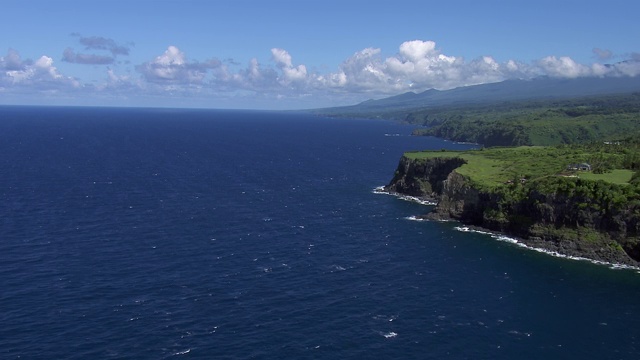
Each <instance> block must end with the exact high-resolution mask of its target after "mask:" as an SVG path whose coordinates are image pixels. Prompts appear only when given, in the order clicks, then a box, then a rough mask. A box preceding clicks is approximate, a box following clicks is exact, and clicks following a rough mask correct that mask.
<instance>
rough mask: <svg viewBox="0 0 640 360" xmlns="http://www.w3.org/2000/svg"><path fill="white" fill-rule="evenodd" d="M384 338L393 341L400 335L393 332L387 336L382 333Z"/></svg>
mask: <svg viewBox="0 0 640 360" xmlns="http://www.w3.org/2000/svg"><path fill="white" fill-rule="evenodd" d="M382 336H384V337H385V338H387V339H392V338H394V337H396V336H398V333H395V332H393V331H391V332H388V333H386V334H385V333H382Z"/></svg>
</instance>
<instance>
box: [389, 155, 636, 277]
mask: <svg viewBox="0 0 640 360" xmlns="http://www.w3.org/2000/svg"><path fill="white" fill-rule="evenodd" d="M464 163H465V161H464V160H463V159H461V158H429V159H409V158H407V157H403V158H402V159H401V160H400V164H399V165H398V168H397V170H396V172H395V175H394V177H393V179H392V181H391V182H390V183H389V185H387V186H386V188H385V189H386V190H387V191H389V192H395V193H399V194H404V195H410V196H415V197H420V198H424V199H427V200H431V201H435V202H437V205H436V206H435V207H434V208H433V210H432V211H431V212H430V213H429V214H426V215H425V217H427V218H430V219H438V220H448V219H451V220H457V221H460V222H462V223H464V224H466V225H471V226H477V227H480V228H483V229H488V230H491V231H496V232H501V233H504V234H507V235H510V236H514V237H517V238H518V239H519V240H520V241H522V242H523V243H525V244H527V245H529V246H532V247H536V248H542V249H546V250H549V251H555V252H558V253H560V254H564V255H567V256H576V257H585V258H589V259H593V260H598V261H606V262H609V263H618V264H624V265H631V266H638V265H639V262H638V261H640V205H638V204H635V205H634V204H626V203H625V204H620V203H617V204H614V203H613V202H614V201H615V199H610V198H607V196H606V191H604V192H602V186H604V185H602V184H600V185H598V186H600V188H598V187H597V186H596V187H595V190H593V191H592V192H589V191H586V190H584V189H593V188H594V187H593V186H592V187H589V186H584V185H585V184H582V183H581V180H576V179H562V178H557V179H554V178H552V179H545V180H541V181H540V182H536V181H532V182H529V183H527V184H526V185H521V184H517V185H514V186H511V187H508V186H507V185H505V186H498V187H497V188H492V189H482V188H481V187H479V186H475V185H474V184H473V182H472V181H470V180H469V179H467V178H466V177H465V176H463V175H461V174H459V173H458V172H457V171H456V169H457V168H459V167H460V166H462V165H463V164H464ZM592 184H593V183H592ZM592 184H591V185H592ZM607 186H608V185H607ZM612 186H613V185H612ZM549 189H553V190H552V191H550V190H549ZM576 189H578V190H576ZM580 189H582V190H580ZM605 190H606V189H605ZM514 194H515V195H514ZM603 194H604V195H603Z"/></svg>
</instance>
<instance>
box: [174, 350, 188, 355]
mask: <svg viewBox="0 0 640 360" xmlns="http://www.w3.org/2000/svg"><path fill="white" fill-rule="evenodd" d="M190 352H191V349H187V350H183V351H178V352H177V353H175V354H173V355H184V354H188V353H190Z"/></svg>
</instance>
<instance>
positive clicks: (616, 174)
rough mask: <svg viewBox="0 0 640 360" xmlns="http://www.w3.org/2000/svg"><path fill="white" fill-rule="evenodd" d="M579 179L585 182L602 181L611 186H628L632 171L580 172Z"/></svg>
mask: <svg viewBox="0 0 640 360" xmlns="http://www.w3.org/2000/svg"><path fill="white" fill-rule="evenodd" d="M578 176H579V177H580V178H581V179H587V180H603V181H606V182H610V183H613V184H628V183H629V181H631V177H632V176H633V171H632V170H627V169H616V170H612V171H611V172H609V173H604V174H594V173H592V172H581V173H579V174H578Z"/></svg>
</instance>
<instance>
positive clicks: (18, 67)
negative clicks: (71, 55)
mask: <svg viewBox="0 0 640 360" xmlns="http://www.w3.org/2000/svg"><path fill="white" fill-rule="evenodd" d="M0 66H1V67H2V70H3V71H4V74H2V77H0V81H2V83H3V84H5V85H12V86H16V87H25V86H31V87H33V90H35V91H38V90H51V89H63V88H69V87H71V88H79V87H80V86H81V85H80V82H78V81H77V80H76V79H73V78H71V77H67V76H63V75H62V74H60V72H59V71H58V69H57V68H56V67H55V66H54V65H53V59H52V58H50V57H48V56H41V57H40V58H38V59H37V60H36V61H31V60H22V59H21V57H20V54H19V53H18V52H17V51H15V50H12V49H10V50H9V52H8V53H7V55H6V56H4V57H1V58H0Z"/></svg>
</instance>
